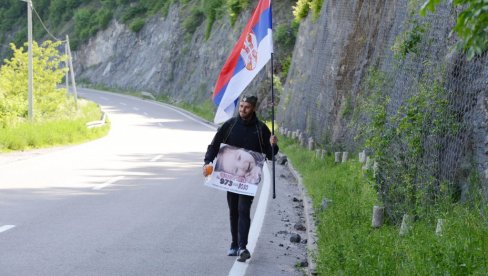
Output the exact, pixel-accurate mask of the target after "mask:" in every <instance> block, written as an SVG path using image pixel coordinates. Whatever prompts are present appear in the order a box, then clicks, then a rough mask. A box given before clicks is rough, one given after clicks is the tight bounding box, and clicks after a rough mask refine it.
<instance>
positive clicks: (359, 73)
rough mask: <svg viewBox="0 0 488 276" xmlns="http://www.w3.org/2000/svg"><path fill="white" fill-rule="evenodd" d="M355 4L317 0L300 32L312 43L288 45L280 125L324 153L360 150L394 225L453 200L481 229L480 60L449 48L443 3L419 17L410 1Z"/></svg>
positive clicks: (486, 90) (484, 116)
mask: <svg viewBox="0 0 488 276" xmlns="http://www.w3.org/2000/svg"><path fill="white" fill-rule="evenodd" d="M364 2H365V1H354V2H353V3H346V2H343V1H327V5H324V7H323V9H324V10H323V11H322V15H321V17H320V18H318V20H317V21H316V22H308V23H307V24H304V26H301V29H300V32H303V31H305V32H307V33H308V35H309V37H310V35H312V34H313V35H314V39H313V41H307V40H305V39H301V40H300V39H299V40H298V42H297V45H296V48H295V52H294V59H295V58H296V57H303V58H302V59H301V63H302V64H300V61H299V62H297V63H296V64H292V67H291V68H290V73H289V75H288V83H287V84H286V86H285V89H284V92H283V94H282V95H281V98H280V106H279V108H278V122H279V124H280V126H282V127H283V128H288V129H291V130H299V131H300V132H302V133H303V135H305V136H307V137H312V138H313V139H314V140H315V142H316V145H317V146H319V147H322V148H326V149H327V150H328V151H336V150H348V151H355V152H357V151H360V150H362V149H363V145H364V148H365V149H366V153H367V155H368V156H369V157H370V158H371V160H374V165H373V166H372V167H371V171H372V173H373V174H374V179H375V182H376V185H377V189H378V194H379V198H380V199H381V201H382V202H383V203H384V205H385V210H386V212H387V215H388V217H389V219H390V220H392V221H393V222H394V223H398V222H399V221H400V220H401V218H402V216H403V214H406V213H408V214H412V215H414V216H416V217H422V216H427V215H428V214H430V215H431V214H436V213H438V212H442V208H444V207H445V206H449V205H448V204H444V203H448V202H451V203H452V202H455V201H462V202H472V203H473V204H474V205H476V206H475V207H477V208H479V210H480V212H481V213H482V214H483V217H484V218H485V219H486V221H487V223H488V219H487V217H488V214H485V212H486V211H487V207H486V206H487V205H486V202H488V183H487V178H488V150H487V148H488V147H487V146H488V137H487V134H488V111H487V109H488V102H487V101H488V100H487V98H488V55H487V54H486V53H485V54H484V55H482V56H478V57H476V58H474V59H473V60H470V61H468V60H467V59H466V56H465V55H464V54H463V53H462V51H460V50H458V49H456V42H457V38H456V35H455V34H451V30H452V28H453V26H454V24H455V18H456V16H457V14H458V13H459V11H458V10H453V9H452V8H451V7H450V6H447V5H444V6H441V7H439V8H438V10H437V11H436V12H435V13H432V14H429V15H428V16H426V17H420V16H419V15H418V10H419V8H420V4H421V3H420V1H373V2H369V3H364ZM307 54H313V56H314V57H315V59H312V58H308V59H307V57H306V56H307ZM317 57H320V58H317ZM372 163H373V162H372Z"/></svg>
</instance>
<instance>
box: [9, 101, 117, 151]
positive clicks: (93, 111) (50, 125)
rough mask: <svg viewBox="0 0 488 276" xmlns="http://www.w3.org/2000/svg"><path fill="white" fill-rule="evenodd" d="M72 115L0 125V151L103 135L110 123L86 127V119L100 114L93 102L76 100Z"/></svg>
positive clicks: (90, 138) (78, 140)
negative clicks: (7, 125) (74, 115)
mask: <svg viewBox="0 0 488 276" xmlns="http://www.w3.org/2000/svg"><path fill="white" fill-rule="evenodd" d="M79 104H80V107H79V110H78V112H77V114H76V117H75V118H72V119H68V118H63V119H52V120H49V121H42V122H36V121H33V122H25V123H21V124H18V125H16V126H14V127H11V128H4V129H0V152H9V151H18V150H28V149H35V148H46V147H52V146H57V145H66V144H79V143H82V142H86V141H89V140H93V139H97V138H99V137H102V136H105V135H106V134H107V133H108V131H109V129H110V124H109V123H106V124H105V125H104V126H102V127H96V128H90V129H89V128H87V127H86V123H87V122H90V121H97V120H100V118H101V115H102V113H101V111H100V108H99V107H98V106H97V105H96V104H95V103H93V102H88V101H84V100H79Z"/></svg>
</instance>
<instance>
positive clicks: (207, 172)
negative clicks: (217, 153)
mask: <svg viewBox="0 0 488 276" xmlns="http://www.w3.org/2000/svg"><path fill="white" fill-rule="evenodd" d="M212 172H213V166H212V165H211V164H205V165H203V176H204V177H207V176H209V175H211V174H212Z"/></svg>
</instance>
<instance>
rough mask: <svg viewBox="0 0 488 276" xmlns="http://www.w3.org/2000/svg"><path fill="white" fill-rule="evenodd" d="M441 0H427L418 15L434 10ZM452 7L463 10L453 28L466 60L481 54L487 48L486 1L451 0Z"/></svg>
mask: <svg viewBox="0 0 488 276" xmlns="http://www.w3.org/2000/svg"><path fill="white" fill-rule="evenodd" d="M440 2H441V0H427V1H426V2H425V3H424V4H423V5H422V8H421V9H420V15H422V16H425V14H426V13H427V11H431V12H434V11H435V8H436V6H437V5H439V4H440ZM452 5H453V6H454V7H462V8H463V11H462V12H461V13H460V14H459V16H458V17H457V20H456V26H454V28H453V32H455V33H456V34H457V35H458V37H459V39H460V41H459V44H458V46H459V47H460V48H461V49H463V50H464V51H465V52H466V56H467V58H468V60H470V59H472V58H473V57H474V56H475V55H481V54H482V53H483V52H485V51H486V50H487V49H488V1H486V0H453V1H452Z"/></svg>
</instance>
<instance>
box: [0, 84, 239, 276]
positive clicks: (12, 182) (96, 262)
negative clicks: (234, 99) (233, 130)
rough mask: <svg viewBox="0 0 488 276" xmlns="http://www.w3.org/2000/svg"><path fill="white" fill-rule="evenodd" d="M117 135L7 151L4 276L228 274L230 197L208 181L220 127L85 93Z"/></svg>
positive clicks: (1, 204)
mask: <svg viewBox="0 0 488 276" xmlns="http://www.w3.org/2000/svg"><path fill="white" fill-rule="evenodd" d="M79 94H80V95H81V96H83V97H85V98H88V99H90V100H93V101H95V102H97V103H99V104H100V105H101V106H102V108H103V110H105V111H106V112H107V114H108V116H109V118H110V120H111V124H112V128H111V131H110V133H109V134H108V135H107V136H106V137H104V138H101V139H98V140H95V141H92V142H88V143H85V144H81V145H77V146H70V147H62V148H58V149H55V150H46V151H44V152H43V151H41V152H30V153H24V154H17V155H16V154H2V155H0V275H228V274H229V271H231V269H232V267H233V266H235V265H234V263H235V259H234V258H231V257H227V256H225V255H224V253H225V251H226V249H227V247H228V246H229V244H230V238H229V233H228V231H229V230H228V211H227V206H226V202H225V193H224V192H220V191H216V190H214V189H211V188H208V187H204V186H203V184H202V183H203V177H202V175H201V166H202V162H203V161H202V160H203V155H204V151H205V149H206V146H207V145H208V143H209V142H210V140H211V139H212V137H213V134H214V133H215V129H214V128H213V127H211V126H210V125H206V124H205V123H202V122H200V121H198V120H196V119H192V118H191V117H189V116H188V115H184V113H182V112H181V111H177V110H175V109H172V108H170V107H166V106H164V105H160V104H156V103H154V102H151V101H145V100H139V99H136V98H132V97H125V96H121V95H117V94H112V93H101V92H96V91H90V90H87V89H80V91H79Z"/></svg>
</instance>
